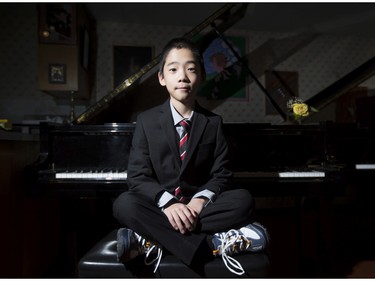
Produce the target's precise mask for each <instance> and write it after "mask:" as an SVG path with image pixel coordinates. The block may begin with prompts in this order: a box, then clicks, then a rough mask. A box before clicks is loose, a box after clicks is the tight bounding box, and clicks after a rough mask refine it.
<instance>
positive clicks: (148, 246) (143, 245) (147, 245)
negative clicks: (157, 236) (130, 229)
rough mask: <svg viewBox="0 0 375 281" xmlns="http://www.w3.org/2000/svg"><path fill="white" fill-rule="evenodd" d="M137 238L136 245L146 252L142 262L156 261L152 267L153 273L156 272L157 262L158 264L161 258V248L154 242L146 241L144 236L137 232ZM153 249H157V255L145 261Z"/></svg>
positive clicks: (151, 262)
mask: <svg viewBox="0 0 375 281" xmlns="http://www.w3.org/2000/svg"><path fill="white" fill-rule="evenodd" d="M137 236H138V237H137V239H138V243H139V244H138V245H139V246H140V247H141V248H143V249H144V252H145V254H146V256H145V259H144V262H145V264H146V265H151V264H153V263H154V262H156V265H155V268H154V273H155V272H156V270H157V269H158V267H159V264H160V261H161V258H162V256H163V250H162V249H161V248H160V247H158V246H156V245H155V244H153V243H151V242H149V241H147V240H146V239H145V238H143V237H142V236H140V235H139V234H137ZM154 250H157V255H156V257H155V258H154V259H152V260H150V261H147V259H148V257H149V256H150V254H151V253H152V252H153V251H154Z"/></svg>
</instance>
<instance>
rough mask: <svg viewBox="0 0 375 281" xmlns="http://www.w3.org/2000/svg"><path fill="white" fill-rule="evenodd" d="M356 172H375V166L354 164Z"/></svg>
mask: <svg viewBox="0 0 375 281" xmlns="http://www.w3.org/2000/svg"><path fill="white" fill-rule="evenodd" d="M355 169H356V170H375V164H356V165H355Z"/></svg>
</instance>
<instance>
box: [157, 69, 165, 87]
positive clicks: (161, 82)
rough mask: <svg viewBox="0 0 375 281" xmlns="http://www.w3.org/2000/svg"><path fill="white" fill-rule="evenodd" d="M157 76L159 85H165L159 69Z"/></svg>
mask: <svg viewBox="0 0 375 281" xmlns="http://www.w3.org/2000/svg"><path fill="white" fill-rule="evenodd" d="M158 78H159V83H160V85H162V86H165V81H164V76H163V74H161V73H160V71H158Z"/></svg>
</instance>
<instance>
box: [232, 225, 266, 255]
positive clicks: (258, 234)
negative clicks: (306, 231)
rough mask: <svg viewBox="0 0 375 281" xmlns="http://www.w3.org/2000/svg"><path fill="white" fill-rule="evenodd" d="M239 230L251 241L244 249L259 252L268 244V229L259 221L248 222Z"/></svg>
mask: <svg viewBox="0 0 375 281" xmlns="http://www.w3.org/2000/svg"><path fill="white" fill-rule="evenodd" d="M239 231H240V233H242V234H243V235H244V236H245V237H246V238H247V239H248V240H250V241H251V245H250V246H249V247H248V248H247V249H246V251H248V252H259V251H263V250H264V249H266V247H267V246H268V243H269V240H270V238H269V234H268V231H267V229H266V228H265V227H264V226H263V225H261V224H260V223H258V222H254V223H250V224H248V225H247V226H244V227H241V228H240V230H239Z"/></svg>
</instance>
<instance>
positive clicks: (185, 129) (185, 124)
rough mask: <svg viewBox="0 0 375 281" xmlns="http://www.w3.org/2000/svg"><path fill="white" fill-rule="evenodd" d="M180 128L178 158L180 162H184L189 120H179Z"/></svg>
mask: <svg viewBox="0 0 375 281" xmlns="http://www.w3.org/2000/svg"><path fill="white" fill-rule="evenodd" d="M179 124H180V126H181V127H182V129H183V130H182V134H181V136H180V158H181V161H182V160H184V158H185V154H186V148H187V141H188V139H189V131H190V126H191V125H190V120H185V119H184V120H181V121H180V123H179Z"/></svg>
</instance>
